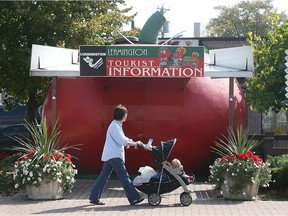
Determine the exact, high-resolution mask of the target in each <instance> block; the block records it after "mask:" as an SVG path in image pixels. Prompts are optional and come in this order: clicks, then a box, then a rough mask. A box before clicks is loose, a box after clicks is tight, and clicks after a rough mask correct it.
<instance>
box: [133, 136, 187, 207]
mask: <svg viewBox="0 0 288 216" xmlns="http://www.w3.org/2000/svg"><path fill="white" fill-rule="evenodd" d="M175 143H176V139H172V140H169V141H167V142H161V144H160V145H159V146H157V147H155V146H152V145H151V141H150V143H149V142H148V144H146V145H145V144H141V145H140V146H142V147H143V148H144V149H146V150H150V151H151V152H152V157H153V158H154V159H155V162H156V165H158V166H159V172H158V173H159V175H158V178H153V177H152V178H151V179H150V181H149V182H147V183H143V184H141V185H138V186H135V187H136V188H137V189H138V190H139V191H141V192H143V193H145V194H147V195H148V202H149V204H150V205H152V206H157V205H159V204H160V203H161V196H160V194H164V193H169V192H171V191H173V190H176V189H177V188H179V187H180V186H182V188H183V190H184V192H182V193H181V195H180V202H181V204H182V205H183V206H189V205H190V204H191V203H192V197H191V195H190V193H191V190H189V189H188V187H187V185H189V182H187V181H186V180H185V178H183V177H181V176H179V175H178V173H177V171H175V170H174V169H173V168H172V167H171V166H170V164H169V162H167V158H168V157H169V155H170V152H171V151H172V149H173V147H174V145H175Z"/></svg>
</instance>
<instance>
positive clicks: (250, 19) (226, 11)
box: [206, 0, 285, 37]
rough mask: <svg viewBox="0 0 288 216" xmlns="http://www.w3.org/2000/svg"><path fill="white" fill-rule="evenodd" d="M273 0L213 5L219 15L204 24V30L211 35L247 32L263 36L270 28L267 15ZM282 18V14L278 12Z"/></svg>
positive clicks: (234, 35) (242, 35)
mask: <svg viewBox="0 0 288 216" xmlns="http://www.w3.org/2000/svg"><path fill="white" fill-rule="evenodd" d="M272 1H273V0H261V1H260V0H254V1H249V0H246V1H240V2H239V3H237V4H236V5H234V6H231V7H229V6H224V5H220V6H217V7H215V9H216V10H219V15H218V17H216V18H212V19H211V20H210V21H209V23H208V24H207V26H206V32H207V34H208V35H209V36H213V37H246V36H247V35H248V32H252V33H253V34H254V35H257V36H265V35H266V33H267V31H269V30H270V29H271V28H272V24H271V23H270V22H269V20H268V17H269V15H270V14H271V13H272V12H275V13H276V12H277V11H276V10H275V9H273V5H272ZM279 16H280V17H281V18H284V17H285V16H284V14H283V13H281V14H279Z"/></svg>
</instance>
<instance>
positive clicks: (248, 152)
mask: <svg viewBox="0 0 288 216" xmlns="http://www.w3.org/2000/svg"><path fill="white" fill-rule="evenodd" d="M246 154H247V155H248V156H249V157H250V158H252V157H253V152H252V151H250V150H249V151H247V153H246Z"/></svg>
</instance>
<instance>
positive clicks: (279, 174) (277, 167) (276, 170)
mask: <svg viewBox="0 0 288 216" xmlns="http://www.w3.org/2000/svg"><path fill="white" fill-rule="evenodd" d="M267 161H268V162H269V163H270V167H271V171H272V179H273V182H272V183H271V187H273V188H274V189H278V190H279V189H280V190H287V182H288V154H284V155H281V156H270V155H269V156H268V157H267Z"/></svg>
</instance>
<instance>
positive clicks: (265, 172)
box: [209, 126, 271, 200]
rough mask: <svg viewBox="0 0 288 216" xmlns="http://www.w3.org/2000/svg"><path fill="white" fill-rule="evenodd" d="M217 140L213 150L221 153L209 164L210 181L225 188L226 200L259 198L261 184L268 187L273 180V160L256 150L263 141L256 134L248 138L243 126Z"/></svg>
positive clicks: (231, 130)
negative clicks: (270, 162) (263, 158)
mask: <svg viewBox="0 0 288 216" xmlns="http://www.w3.org/2000/svg"><path fill="white" fill-rule="evenodd" d="M222 136H223V139H221V138H219V139H218V141H216V142H215V147H212V149H213V150H214V151H215V152H216V153H217V154H219V155H220V158H217V159H216V160H215V161H214V163H213V165H211V166H210V167H209V169H210V176H209V181H210V182H211V183H213V184H215V188H216V189H221V191H222V195H223V197H224V198H225V199H232V200H255V199H256V196H257V193H258V188H259V186H263V187H267V186H269V182H270V181H271V170H270V167H269V163H265V162H263V160H262V159H261V158H260V157H259V156H258V155H256V154H254V153H253V152H252V150H253V149H254V148H255V147H256V146H258V145H259V144H260V142H259V141H257V140H254V139H253V137H252V138H251V139H248V136H247V131H245V130H243V129H242V126H239V127H238V128H237V132H236V133H235V132H234V130H233V128H231V127H230V128H229V129H228V136H224V135H222Z"/></svg>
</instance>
